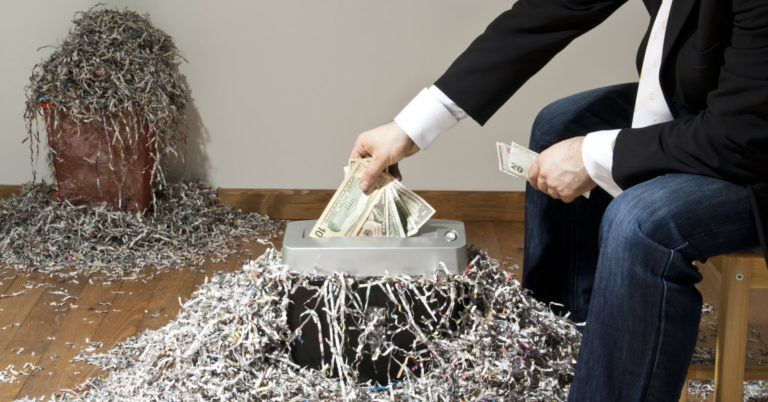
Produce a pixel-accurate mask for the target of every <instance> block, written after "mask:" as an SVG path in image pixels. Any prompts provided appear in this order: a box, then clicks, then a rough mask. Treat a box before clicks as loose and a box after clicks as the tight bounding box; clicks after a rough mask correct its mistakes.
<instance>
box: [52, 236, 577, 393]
mask: <svg viewBox="0 0 768 402" xmlns="http://www.w3.org/2000/svg"><path fill="white" fill-rule="evenodd" d="M360 280H362V278H360ZM367 280H368V282H367V283H368V284H370V285H372V286H376V287H379V289H382V290H383V291H385V292H387V293H388V294H391V295H392V297H394V299H395V300H396V301H397V302H398V303H403V302H404V301H405V300H410V302H411V304H410V305H403V306H400V308H402V310H403V311H404V316H406V317H410V314H409V311H411V312H412V311H413V310H414V307H416V304H418V303H424V302H427V303H428V302H429V301H430V299H431V298H433V297H436V295H437V294H438V293H442V295H443V296H445V297H446V300H445V303H444V304H442V306H444V307H441V309H442V311H444V312H446V315H445V316H450V315H451V314H450V312H449V311H447V310H445V309H448V308H450V307H447V306H458V305H459V304H462V305H463V306H464V307H465V308H464V309H463V310H462V314H461V317H463V318H462V320H461V322H460V323H458V321H456V320H450V319H444V318H441V317H440V316H439V315H436V317H434V318H432V319H426V321H425V322H426V323H427V326H429V325H431V329H425V324H424V322H422V323H421V324H419V323H416V322H415V321H414V320H413V319H412V318H408V319H404V320H399V321H398V322H395V323H391V322H390V323H389V324H386V325H383V324H382V323H385V322H386V321H387V311H386V309H384V308H372V307H370V306H369V307H366V306H365V300H363V299H364V298H362V297H358V296H355V295H356V294H357V293H355V292H354V291H353V287H355V286H356V285H359V282H358V280H357V279H355V278H351V277H349V276H346V275H341V274H337V275H333V276H331V277H320V276H312V275H306V274H300V273H297V272H295V271H291V270H290V269H289V268H288V267H286V266H285V265H283V264H282V262H281V259H280V256H279V253H277V252H275V251H274V250H272V249H269V250H267V252H266V253H265V254H264V255H262V256H261V257H260V258H259V259H258V260H256V261H254V262H251V263H250V264H247V265H245V266H244V269H243V271H242V272H238V273H224V274H217V275H216V276H214V277H213V279H212V280H211V281H210V282H208V283H206V284H204V285H202V286H201V288H200V289H199V290H198V291H196V292H195V293H194V294H193V296H192V298H191V299H190V300H189V301H188V302H186V303H185V304H184V305H183V307H182V310H181V311H180V313H179V315H178V317H177V319H176V320H175V321H173V322H171V323H169V324H168V325H166V326H165V327H163V328H161V329H159V330H154V331H146V332H145V333H143V334H141V335H140V336H138V337H134V338H129V339H128V340H127V341H125V342H123V343H121V344H120V345H118V346H117V347H115V348H113V349H112V350H110V351H109V352H107V353H104V354H95V355H87V354H81V355H80V357H79V359H82V360H86V361H88V362H90V363H93V364H97V365H100V366H102V367H105V368H108V369H111V372H110V374H109V375H108V376H107V377H105V378H104V379H92V380H89V382H88V387H89V389H88V390H87V391H85V393H83V394H81V395H78V396H75V395H72V394H69V395H65V396H64V397H67V398H72V397H77V398H80V399H83V400H105V399H111V400H119V399H141V400H196V399H209V398H210V399H214V400H303V399H311V400H318V399H319V400H340V399H345V400H412V399H416V400H446V401H447V400H456V399H457V398H459V397H461V398H464V399H465V400H482V399H493V398H503V399H504V400H513V401H514V400H519V401H523V400H525V401H530V400H547V401H551V400H565V398H566V394H567V387H568V384H569V383H570V379H571V377H572V372H573V368H574V364H575V360H576V354H577V348H578V344H579V342H580V335H579V333H578V331H577V330H576V328H575V327H574V326H573V325H572V324H571V323H570V322H569V321H568V320H566V319H564V318H561V317H557V316H555V315H554V314H552V313H551V312H550V311H549V310H548V308H547V307H546V306H545V305H543V304H542V303H540V302H537V301H535V300H534V299H533V298H532V297H531V296H530V295H529V294H528V293H527V292H525V291H523V290H522V289H521V288H520V285H519V283H517V282H516V281H515V280H510V279H509V275H508V273H507V272H505V271H503V270H502V269H500V268H499V262H498V261H497V260H494V259H492V258H489V257H487V255H485V254H483V255H482V258H481V259H480V261H479V262H478V264H477V265H476V267H475V268H473V269H472V271H471V272H469V274H468V275H466V276H465V275H450V276H449V275H445V274H444V273H435V274H433V275H428V276H425V277H403V276H399V277H389V276H385V277H380V278H375V279H370V278H368V279H367ZM371 280H372V282H371ZM300 286H304V287H307V288H311V289H315V290H316V291H317V292H319V295H320V299H322V300H324V303H325V307H324V310H326V311H327V313H328V314H327V318H326V319H327V321H326V322H325V323H324V324H322V325H330V326H331V327H332V328H334V329H333V330H332V331H331V338H334V339H335V340H330V341H329V342H328V343H326V344H325V350H324V353H325V354H330V355H331V356H332V357H333V358H332V359H331V360H332V361H333V362H334V363H333V365H334V366H335V368H336V369H339V370H338V372H339V373H340V375H339V376H337V377H328V376H326V374H325V371H333V370H332V369H333V367H325V370H323V371H317V370H312V369H306V368H302V367H299V366H297V365H296V364H295V363H293V362H292V361H291V358H290V347H291V345H292V344H293V343H295V342H300V339H299V338H300V336H301V333H300V331H292V330H291V329H290V328H289V326H288V323H287V320H286V313H287V310H288V308H289V304H290V294H291V293H292V292H294V291H295V290H296V289H297V288H298V287H300ZM462 288H463V289H469V291H468V292H466V293H465V294H464V296H460V295H459V294H458V293H456V292H455V290H456V289H462ZM404 296H405V297H404ZM462 297H463V299H462ZM311 315H312V314H309V313H308V314H306V315H305V318H307V322H310V321H313V318H312V317H311ZM445 316H443V317H445ZM350 317H351V318H352V319H353V321H354V322H355V323H356V324H355V326H356V327H357V328H356V329H357V330H360V331H361V332H360V333H362V334H363V335H361V337H360V339H361V340H362V341H363V343H364V344H365V347H364V348H361V350H363V351H367V353H369V354H370V353H374V351H378V355H379V356H378V358H379V359H382V358H387V356H388V354H389V353H393V352H392V350H393V349H394V348H396V347H397V346H396V345H393V344H392V342H390V341H389V340H388V334H387V333H386V332H387V331H391V330H392V329H396V330H400V331H409V332H411V333H413V334H415V335H416V337H417V339H418V340H419V347H422V348H424V349H426V350H427V351H428V352H427V355H429V356H431V358H430V359H428V360H424V361H423V362H422V363H421V364H424V365H425V367H426V368H425V371H426V372H425V373H424V374H422V375H421V376H416V375H415V374H413V372H412V370H402V371H401V373H400V375H399V377H398V378H393V379H392V383H391V384H389V385H384V386H382V385H380V384H376V383H371V382H368V383H360V382H359V381H358V378H357V371H356V370H355V367H354V366H355V363H354V362H350V361H346V362H345V361H344V360H343V357H342V354H341V353H342V352H341V350H340V345H342V343H343V339H344V336H343V335H344V334H345V331H349V330H350V328H347V327H345V326H344V325H341V324H340V323H341V322H343V320H344V318H347V319H349V318H350ZM422 318H423V317H422ZM390 321H391V320H390ZM451 322H453V324H451ZM451 325H453V327H452V328H453V329H451ZM422 352H423V351H422ZM362 353H365V352H362ZM416 353H417V352H413V355H415V354H416ZM358 357H359V355H358ZM355 360H357V359H355Z"/></svg>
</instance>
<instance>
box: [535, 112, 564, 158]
mask: <svg viewBox="0 0 768 402" xmlns="http://www.w3.org/2000/svg"><path fill="white" fill-rule="evenodd" d="M561 101H562V100H561ZM561 101H555V102H553V103H550V104H549V105H547V106H545V107H544V108H543V109H541V111H539V113H538V114H537V115H536V118H535V119H534V120H533V125H532V126H531V140H530V144H529V148H530V149H531V150H532V151H534V152H541V151H543V150H545V149H547V148H549V147H550V146H551V145H553V144H556V143H558V142H560V141H562V140H563V139H565V136H566V134H565V132H564V131H565V127H566V124H564V122H563V121H562V120H563V118H562V107H561V106H560V105H559V103H560V102H561Z"/></svg>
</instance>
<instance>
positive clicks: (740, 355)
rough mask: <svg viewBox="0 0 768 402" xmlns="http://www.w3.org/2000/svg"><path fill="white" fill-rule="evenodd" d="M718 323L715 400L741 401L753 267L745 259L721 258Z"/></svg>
mask: <svg viewBox="0 0 768 402" xmlns="http://www.w3.org/2000/svg"><path fill="white" fill-rule="evenodd" d="M722 264H723V267H722V269H721V272H722V277H721V278H720V319H719V320H720V322H719V324H718V327H717V349H716V354H715V356H716V357H715V401H717V402H725V401H741V400H742V395H743V393H744V364H745V354H746V351H747V317H748V314H749V289H750V284H751V280H752V266H751V265H750V261H749V259H747V258H738V257H729V256H726V257H724V258H723V259H722Z"/></svg>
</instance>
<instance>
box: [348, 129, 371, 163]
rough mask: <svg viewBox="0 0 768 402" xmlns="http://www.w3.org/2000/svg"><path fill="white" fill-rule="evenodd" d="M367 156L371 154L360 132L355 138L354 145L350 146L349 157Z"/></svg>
mask: <svg viewBox="0 0 768 402" xmlns="http://www.w3.org/2000/svg"><path fill="white" fill-rule="evenodd" d="M367 156H371V155H370V153H368V151H367V150H366V146H365V139H364V138H363V134H360V135H358V136H357V139H356V140H355V145H353V146H352V152H351V153H350V154H349V159H357V158H365V157H367Z"/></svg>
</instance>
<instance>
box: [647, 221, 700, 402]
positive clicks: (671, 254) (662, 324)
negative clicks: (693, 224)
mask: <svg viewBox="0 0 768 402" xmlns="http://www.w3.org/2000/svg"><path fill="white" fill-rule="evenodd" d="M637 229H638V233H640V235H641V236H643V237H644V238H645V239H646V240H647V241H649V242H651V243H653V244H655V245H657V246H659V247H661V248H662V249H666V250H668V253H669V257H668V258H667V263H666V264H665V265H664V269H663V270H662V271H661V272H660V276H659V278H660V279H661V283H662V288H663V292H662V294H661V303H660V306H659V313H658V317H659V318H658V319H659V325H658V328H659V329H658V331H657V333H656V339H655V341H656V342H655V343H656V344H655V345H654V351H655V352H654V354H653V358H652V359H651V361H652V364H651V370H650V372H649V373H648V375H647V376H646V383H645V387H644V389H643V390H642V397H641V398H640V400H643V401H649V400H648V390H649V389H650V387H651V383H652V381H653V376H654V374H655V373H656V366H657V365H658V364H659V356H660V355H661V345H662V343H663V342H662V338H663V334H664V329H665V321H664V315H665V311H666V307H667V293H668V290H669V288H668V283H667V273H668V272H669V267H670V266H671V265H672V261H673V260H674V258H675V253H676V252H677V251H676V250H678V249H680V248H681V247H685V246H686V245H687V243H688V242H685V243H683V244H682V245H680V246H678V247H676V248H674V249H670V248H668V247H664V246H662V245H661V244H659V243H658V242H656V241H654V240H652V239H651V238H650V237H648V236H647V235H646V234H645V233H644V232H643V230H642V229H641V228H640V227H639V225H638V227H637Z"/></svg>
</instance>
